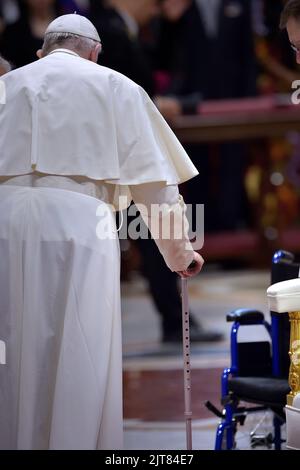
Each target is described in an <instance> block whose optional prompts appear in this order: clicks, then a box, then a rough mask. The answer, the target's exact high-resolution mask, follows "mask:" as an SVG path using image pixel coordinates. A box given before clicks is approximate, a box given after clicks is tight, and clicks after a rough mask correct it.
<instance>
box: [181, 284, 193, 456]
mask: <svg viewBox="0 0 300 470" xmlns="http://www.w3.org/2000/svg"><path fill="white" fill-rule="evenodd" d="M181 292H182V337H183V363H184V369H183V371H184V415H185V420H186V446H187V450H192V390H191V361H190V318H189V317H190V313H189V301H188V289H187V280H186V279H182V280H181Z"/></svg>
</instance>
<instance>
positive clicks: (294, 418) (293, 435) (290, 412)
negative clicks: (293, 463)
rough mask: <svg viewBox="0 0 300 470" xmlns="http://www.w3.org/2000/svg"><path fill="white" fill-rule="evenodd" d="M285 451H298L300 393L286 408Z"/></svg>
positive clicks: (299, 446) (299, 444)
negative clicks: (291, 404)
mask: <svg viewBox="0 0 300 470" xmlns="http://www.w3.org/2000/svg"><path fill="white" fill-rule="evenodd" d="M285 410H286V423H287V443H286V447H287V449H291V450H300V393H298V395H296V397H295V398H294V402H293V406H288V405H287V406H286V407H285Z"/></svg>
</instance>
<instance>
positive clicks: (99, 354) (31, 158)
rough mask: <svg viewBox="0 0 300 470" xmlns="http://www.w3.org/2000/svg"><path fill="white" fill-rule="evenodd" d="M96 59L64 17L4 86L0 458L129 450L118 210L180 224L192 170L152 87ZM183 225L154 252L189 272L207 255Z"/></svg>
mask: <svg viewBox="0 0 300 470" xmlns="http://www.w3.org/2000/svg"><path fill="white" fill-rule="evenodd" d="M100 50H101V42H100V38H99V36H98V33H97V31H96V29H95V28H94V26H93V25H92V23H90V22H89V21H88V20H87V19H86V18H84V17H82V16H79V15H75V14H73V15H64V16H62V17H59V18H57V19H56V20H54V21H53V22H52V23H51V24H50V25H49V27H48V29H47V31H46V34H45V41H44V46H43V49H42V51H39V53H38V54H39V57H40V58H41V60H39V61H36V62H34V63H32V64H29V65H27V66H25V67H22V68H20V69H18V70H15V71H12V72H10V73H8V74H6V75H4V76H3V77H2V79H1V84H2V92H3V94H5V104H4V103H2V104H0V148H1V153H0V183H1V184H0V259H1V263H0V340H1V341H2V343H5V361H3V362H5V363H4V364H2V365H0V423H1V426H0V448H1V449H122V364H121V329H120V323H121V321H120V292H119V287H120V282H119V247H118V237H117V234H116V227H115V218H114V216H113V210H119V209H122V208H124V207H125V206H126V204H128V203H129V202H130V201H131V200H132V199H133V200H134V201H135V203H136V204H138V205H139V206H140V207H141V210H142V213H143V217H144V218H145V220H146V222H148V224H149V225H151V224H152V222H156V223H159V222H163V219H164V218H165V217H168V216H169V215H170V214H173V213H174V214H175V215H176V214H177V215H178V214H181V215H182V216H183V217H184V210H185V206H184V203H183V200H182V198H181V196H180V195H179V192H178V186H177V185H178V183H181V182H183V181H186V180H188V179H189V178H192V177H193V176H195V175H196V174H197V171H196V169H195V168H194V166H193V164H192V163H191V161H190V160H189V158H188V156H187V155H186V153H185V152H184V150H183V148H182V147H181V145H180V144H179V142H178V140H177V139H176V137H175V136H174V134H173V133H172V131H171V130H170V128H169V127H168V126H167V124H166V123H165V121H164V120H163V118H162V117H161V115H160V114H159V112H158V111H157V109H156V108H155V106H154V105H153V103H152V102H151V101H150V99H149V98H148V96H147V95H146V93H145V92H144V90H143V89H141V88H140V87H139V86H137V85H136V84H135V83H134V82H132V81H131V80H129V79H127V78H126V77H124V76H123V75H121V74H119V73H117V72H114V71H112V70H110V69H108V68H104V67H101V66H99V65H97V58H98V54H99V52H100ZM125 195H126V196H127V197H126V198H125V199H124V197H122V196H125ZM124 200H126V204H124ZM120 201H121V203H122V204H123V206H122V204H121V205H120ZM162 203H164V204H165V205H164V210H163V211H162V212H160V213H159V215H157V217H158V219H160V220H157V221H153V220H151V219H150V217H149V214H150V211H149V210H147V209H149V208H150V206H151V204H162ZM142 205H143V206H142ZM112 208H113V209H112ZM175 219H176V217H175ZM104 220H105V223H104V224H103V221H104ZM177 220H178V219H177ZM183 220H184V221H185V222H186V220H185V219H183ZM175 228H176V227H173V229H172V230H171V236H170V237H169V239H160V238H158V239H157V244H158V247H159V249H160V251H161V253H162V255H163V257H164V259H165V261H166V263H167V265H168V266H169V267H170V269H171V270H173V271H176V272H178V273H179V274H180V275H181V276H185V277H190V276H192V275H194V274H197V273H198V272H199V271H200V270H201V267H202V264H203V259H202V258H201V256H200V255H199V254H198V253H196V252H194V251H193V249H192V246H191V244H190V243H189V240H188V236H187V230H186V228H187V227H186V224H185V230H184V231H183V235H182V236H181V238H176V236H175V235H174V230H175Z"/></svg>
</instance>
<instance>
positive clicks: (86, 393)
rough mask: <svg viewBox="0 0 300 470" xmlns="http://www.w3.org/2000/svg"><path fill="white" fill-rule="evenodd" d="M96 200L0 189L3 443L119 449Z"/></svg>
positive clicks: (111, 331) (110, 269) (113, 262)
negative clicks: (3, 344) (3, 347)
mask: <svg viewBox="0 0 300 470" xmlns="http://www.w3.org/2000/svg"><path fill="white" fill-rule="evenodd" d="M99 205H102V206H105V207H106V208H107V214H108V215H109V214H110V211H109V208H108V206H106V205H105V204H104V203H102V202H100V201H99V200H97V199H94V198H92V197H89V196H85V195H82V194H77V193H75V192H72V191H65V190H61V189H52V188H29V187H28V188H26V187H15V186H6V185H1V186H0V257H1V263H0V339H1V341H4V343H5V345H6V351H7V354H6V358H7V361H6V364H5V365H0V422H1V426H0V448H1V449H7V450H9V449H25V450H26V449H73V450H79V449H97V448H98V449H122V445H123V442H122V432H123V430H122V383H121V382H122V364H121V325H120V322H121V321H120V285H119V247H118V242H117V239H116V237H113V236H112V237H111V238H110V239H106V240H99V239H98V238H97V236H96V227H97V223H98V218H97V216H96V212H97V208H98V207H99ZM79 220H80V223H78V221H79ZM110 220H111V230H112V235H113V233H114V231H115V222H114V218H113V216H112V215H110Z"/></svg>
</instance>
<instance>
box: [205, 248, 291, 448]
mask: <svg viewBox="0 0 300 470" xmlns="http://www.w3.org/2000/svg"><path fill="white" fill-rule="evenodd" d="M299 267H300V264H298V263H296V262H295V259H294V256H293V255H292V254H291V253H289V252H286V251H282V250H281V251H278V252H276V253H275V255H274V256H273V259H272V268H271V284H275V283H277V282H281V281H285V280H288V279H293V278H297V277H298V276H299ZM270 313H271V324H269V323H268V322H267V321H266V320H265V318H264V314H263V313H262V312H260V311H257V310H251V309H239V310H235V311H233V312H230V313H229V314H228V315H227V321H228V322H231V323H233V325H232V328H231V366H230V367H229V368H226V369H224V371H223V374H222V379H221V404H222V406H223V410H222V411H219V410H218V409H217V408H216V407H215V406H214V405H213V404H212V403H210V402H209V401H208V402H206V406H207V408H208V409H210V410H211V411H212V412H213V413H215V414H216V415H217V416H219V417H220V418H221V420H220V423H219V425H218V428H217V432H216V440H215V450H234V449H238V448H239V447H238V440H237V436H238V435H239V433H240V432H241V430H242V429H243V428H244V427H246V426H245V425H246V423H247V421H249V420H250V422H251V419H252V421H253V417H255V418H256V421H254V423H255V424H253V429H252V430H250V433H249V435H248V436H249V438H250V440H249V445H250V448H252V449H256V448H258V447H263V448H268V449H271V448H273V449H275V450H280V449H281V444H282V442H284V439H283V438H282V427H283V425H284V424H285V412H284V407H285V405H286V395H287V394H288V393H289V391H290V388H289V385H288V374H289V365H290V361H289V355H288V351H289V340H290V326H289V318H288V313H286V314H277V313H275V312H270ZM245 326H247V327H249V326H251V327H253V326H256V327H257V326H259V327H260V329H261V330H263V331H264V334H263V335H262V338H261V339H257V338H255V342H252V341H249V340H247V339H246V341H240V340H239V337H240V333H241V327H245ZM244 339H245V338H244ZM251 416H252V418H250V417H251ZM257 416H259V417H260V419H257ZM266 416H267V418H268V419H269V421H271V422H270V423H269V426H270V427H269V428H268V427H267V430H266V429H265V430H264V432H262V431H260V429H259V428H260V427H261V424H262V422H263V420H264V419H265V417H266Z"/></svg>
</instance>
